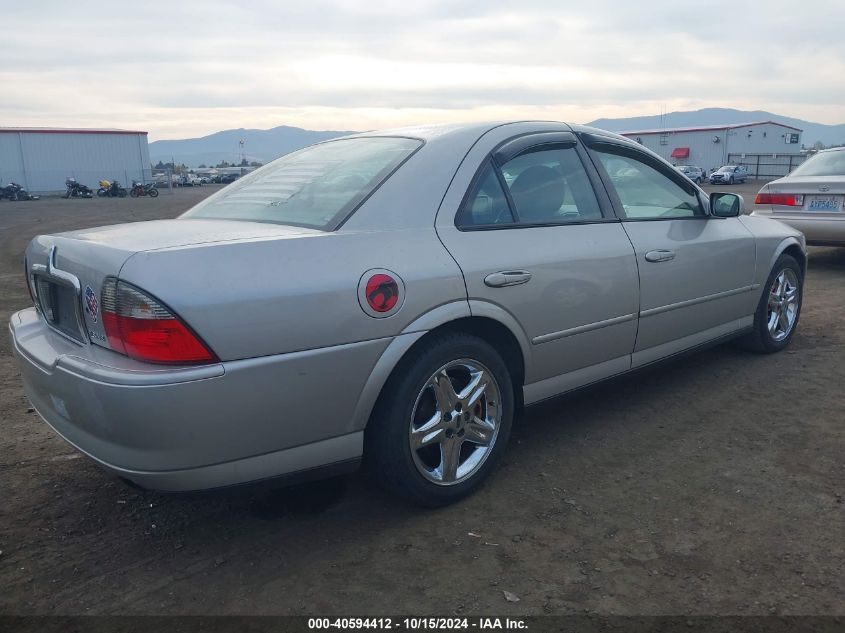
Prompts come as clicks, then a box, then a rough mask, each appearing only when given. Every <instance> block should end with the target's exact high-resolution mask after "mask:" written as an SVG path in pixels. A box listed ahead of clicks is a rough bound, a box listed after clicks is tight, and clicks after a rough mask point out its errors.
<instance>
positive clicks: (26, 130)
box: [0, 127, 146, 134]
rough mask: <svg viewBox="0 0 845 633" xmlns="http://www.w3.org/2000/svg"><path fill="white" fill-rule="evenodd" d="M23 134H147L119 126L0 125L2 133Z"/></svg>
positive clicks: (0, 132)
mask: <svg viewBox="0 0 845 633" xmlns="http://www.w3.org/2000/svg"><path fill="white" fill-rule="evenodd" d="M4 132H6V133H15V134H17V133H21V134H146V132H142V131H140V130H118V129H117V128H81V127H79V128H76V127H0V134H2V133H4Z"/></svg>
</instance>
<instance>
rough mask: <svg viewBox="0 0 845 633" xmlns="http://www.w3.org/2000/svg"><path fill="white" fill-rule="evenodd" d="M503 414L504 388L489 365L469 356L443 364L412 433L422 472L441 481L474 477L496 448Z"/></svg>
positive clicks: (415, 415) (422, 397) (421, 400)
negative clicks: (502, 389) (502, 395)
mask: <svg viewBox="0 0 845 633" xmlns="http://www.w3.org/2000/svg"><path fill="white" fill-rule="evenodd" d="M501 416H502V398H501V391H500V389H499V384H498V382H497V381H496V379H495V377H494V376H493V373H492V372H491V371H490V370H489V369H488V368H487V367H485V366H484V365H483V364H482V363H480V362H478V361H476V360H472V359H466V358H464V359H459V360H454V361H451V362H449V363H447V364H445V365H443V366H442V367H441V368H440V369H438V370H437V371H436V372H434V374H432V375H431V376H430V377H429V379H428V380H427V381H426V382H425V384H424V385H423V388H422V389H421V390H420V392H419V394H418V395H417V399H416V401H415V403H414V408H413V411H412V414H411V421H410V426H409V437H408V439H409V442H410V447H411V454H412V456H413V460H414V465H415V466H416V467H417V470H418V471H419V473H420V474H421V475H422V476H423V477H425V478H426V479H428V480H429V481H431V482H433V483H435V484H438V485H441V486H450V485H454V484H458V483H461V482H463V481H466V480H467V479H469V478H470V477H472V476H473V475H474V474H475V473H477V472H478V471H479V469H480V468H481V467H482V465H483V464H484V462H485V461H486V460H487V458H488V457H489V456H490V454H491V453H492V452H493V446H494V445H495V443H496V439H497V438H498V436H499V429H500V426H501Z"/></svg>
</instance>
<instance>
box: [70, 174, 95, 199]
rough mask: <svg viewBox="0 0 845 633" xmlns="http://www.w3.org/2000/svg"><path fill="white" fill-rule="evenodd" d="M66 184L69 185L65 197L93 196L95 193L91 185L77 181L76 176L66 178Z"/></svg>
mask: <svg viewBox="0 0 845 633" xmlns="http://www.w3.org/2000/svg"><path fill="white" fill-rule="evenodd" d="M65 186H66V187H67V191H66V192H65V198H91V197H93V195H94V192H93V191H91V188H90V187H87V186H85V185H83V184H81V183H78V182H76V179H75V178H68V179H67V180H65Z"/></svg>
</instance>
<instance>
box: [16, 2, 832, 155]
mask: <svg viewBox="0 0 845 633" xmlns="http://www.w3.org/2000/svg"><path fill="white" fill-rule="evenodd" d="M843 23H845V5H842V3H841V2H828V1H819V2H814V3H813V4H812V10H809V9H807V8H805V7H800V6H797V5H796V4H795V3H794V2H791V1H790V2H787V1H780V0H776V1H771V2H766V3H754V2H746V3H737V2H735V1H731V2H726V1H722V0H712V1H710V2H706V3H705V2H696V3H678V2H676V1H675V2H664V1H662V0H651V1H647V0H643V1H641V2H638V3H620V2H611V1H609V0H592V1H591V2H590V3H583V2H561V1H559V0H523V1H522V2H519V3H514V2H513V1H512V0H509V1H507V2H505V1H502V0H484V1H482V0H467V1H464V2H460V3H455V2H447V1H435V0H428V1H426V0H422V1H417V2H412V3H409V2H398V1H392V0H368V2H366V3H364V2H359V1H358V0H334V1H330V0H317V1H315V2H283V3H280V2H272V1H269V0H266V1H264V0H259V1H251V2H249V3H240V4H237V3H233V2H223V1H208V2H202V3H188V2H179V3H173V2H157V1H156V2H148V3H145V4H144V5H143V6H140V7H139V6H135V5H123V4H119V3H118V4H116V5H109V6H108V8H105V9H104V5H103V4H102V3H99V2H96V3H95V2H89V1H87V0H83V1H81V2H75V3H73V4H67V3H65V2H58V1H49V0H48V1H42V2H29V3H16V4H15V5H14V6H11V7H8V8H6V9H5V10H4V24H5V26H4V36H3V38H0V60H2V62H3V63H2V64H0V81H2V82H3V85H4V86H7V90H6V91H4V98H3V100H2V101H0V120H2V121H3V122H4V124H6V125H65V126H109V127H111V126H121V127H131V128H142V129H148V130H149V131H150V136H151V138H152V139H157V138H180V137H185V136H196V135H201V134H204V133H208V132H212V131H215V130H217V129H221V128H228V127H269V126H273V125H279V124H291V125H302V126H306V127H312V128H330V129H365V128H371V127H384V126H388V125H403V124H410V123H421V122H429V121H465V120H481V119H488V118H535V117H542V118H556V119H565V120H572V121H589V120H592V119H595V118H599V117H605V116H629V115H639V114H653V113H655V112H657V111H659V109H661V108H666V109H674V108H678V107H680V108H691V107H707V106H723V107H739V108H743V109H764V110H770V111H774V112H777V113H780V114H784V115H789V116H797V117H803V118H810V119H815V120H820V121H822V122H828V123H841V122H843V121H845V111H843V108H842V106H841V104H842V103H845V83H844V82H842V81H839V79H838V78H839V77H842V76H845V43H843V42H845V40H843V38H842V36H841V25H842V24H843ZM820 60H821V61H823V63H819V62H820ZM9 87H13V89H11V90H9V89H8V88H9Z"/></svg>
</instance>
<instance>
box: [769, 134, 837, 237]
mask: <svg viewBox="0 0 845 633" xmlns="http://www.w3.org/2000/svg"><path fill="white" fill-rule="evenodd" d="M843 200H845V147H837V148H835V149H828V150H822V151H820V152H818V153H817V154H815V155H813V156H812V157H810V158H808V159H807V160H806V162H804V163H803V164H802V165H800V166H798V167H797V168H796V169H795V170H794V171H793V172H792V173H791V174H789V175H788V176H786V177H784V178H779V179H777V180H773V181H772V182H770V183H768V184H766V185H763V187H762V189H760V193H758V194H757V199H756V200H755V201H754V213H753V215H755V216H763V217H773V218H775V219H777V220H780V221H781V222H784V223H786V224H788V225H790V226H792V227H794V228H796V229H798V230H799V231H801V232H802V233H803V234H804V235H805V236H806V238H807V243H808V244H814V245H819V246H845V209H843Z"/></svg>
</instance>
